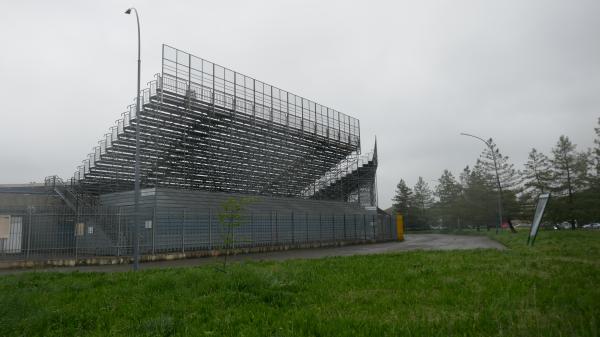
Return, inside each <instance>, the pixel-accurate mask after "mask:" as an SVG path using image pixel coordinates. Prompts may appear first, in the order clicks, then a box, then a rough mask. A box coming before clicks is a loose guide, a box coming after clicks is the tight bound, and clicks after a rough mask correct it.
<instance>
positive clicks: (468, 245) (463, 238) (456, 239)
mask: <svg viewBox="0 0 600 337" xmlns="http://www.w3.org/2000/svg"><path fill="white" fill-rule="evenodd" d="M477 248H489V249H505V248H506V247H504V246H503V245H502V244H500V243H498V242H496V241H494V240H492V239H490V238H488V237H485V236H474V235H447V234H407V235H405V240H404V241H403V242H384V243H374V244H364V245H353V246H343V247H332V248H316V249H295V250H287V251H281V252H269V253H255V254H244V255H237V256H233V257H230V259H231V260H232V261H248V260H255V261H260V260H270V261H273V260H275V261H282V260H289V259H318V258H322V257H329V256H351V255H368V254H381V253H388V252H401V251H409V250H419V249H420V250H452V249H477ZM220 259H222V258H220ZM219 261H222V260H219ZM215 262H217V258H214V257H209V258H194V259H185V260H175V261H158V262H147V263H142V264H140V269H150V268H174V267H191V266H199V265H205V264H210V263H215ZM129 270H131V265H109V266H80V267H53V268H44V269H37V270H36V271H56V272H72V271H81V272H122V271H129ZM27 271H31V269H20V270H1V271H0V275H2V274H16V273H22V272H27Z"/></svg>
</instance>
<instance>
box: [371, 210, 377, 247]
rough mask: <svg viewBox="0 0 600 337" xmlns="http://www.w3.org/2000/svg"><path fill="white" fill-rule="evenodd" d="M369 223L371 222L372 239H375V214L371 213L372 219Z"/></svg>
mask: <svg viewBox="0 0 600 337" xmlns="http://www.w3.org/2000/svg"><path fill="white" fill-rule="evenodd" d="M371 223H372V224H373V241H375V224H376V222H375V214H373V220H372V222H371Z"/></svg>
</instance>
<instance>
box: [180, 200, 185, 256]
mask: <svg viewBox="0 0 600 337" xmlns="http://www.w3.org/2000/svg"><path fill="white" fill-rule="evenodd" d="M181 252H182V253H185V209H184V210H183V219H182V221H181Z"/></svg>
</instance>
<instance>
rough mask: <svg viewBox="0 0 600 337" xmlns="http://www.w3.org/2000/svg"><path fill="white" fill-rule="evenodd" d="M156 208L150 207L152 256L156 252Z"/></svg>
mask: <svg viewBox="0 0 600 337" xmlns="http://www.w3.org/2000/svg"><path fill="white" fill-rule="evenodd" d="M157 225H158V224H157V223H156V206H154V207H152V255H154V254H155V252H156V239H155V238H156V226H157Z"/></svg>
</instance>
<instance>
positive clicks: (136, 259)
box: [125, 7, 141, 270]
mask: <svg viewBox="0 0 600 337" xmlns="http://www.w3.org/2000/svg"><path fill="white" fill-rule="evenodd" d="M132 10H133V11H134V12H135V18H136V20H137V31H138V60H137V94H136V100H135V118H136V123H135V178H134V179H135V183H134V193H135V194H134V210H133V212H134V214H133V236H134V240H133V241H134V242H133V270H138V269H139V267H140V235H139V234H140V228H139V227H140V226H139V208H140V101H141V97H140V69H141V59H140V49H141V40H140V17H139V15H138V11H137V9H135V8H134V7H131V8H128V9H127V10H126V11H125V14H131V11H132Z"/></svg>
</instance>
